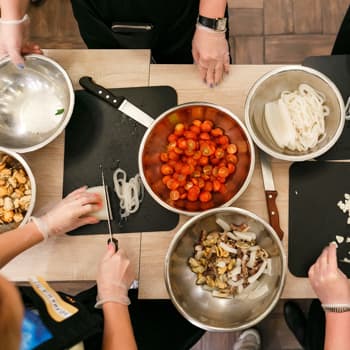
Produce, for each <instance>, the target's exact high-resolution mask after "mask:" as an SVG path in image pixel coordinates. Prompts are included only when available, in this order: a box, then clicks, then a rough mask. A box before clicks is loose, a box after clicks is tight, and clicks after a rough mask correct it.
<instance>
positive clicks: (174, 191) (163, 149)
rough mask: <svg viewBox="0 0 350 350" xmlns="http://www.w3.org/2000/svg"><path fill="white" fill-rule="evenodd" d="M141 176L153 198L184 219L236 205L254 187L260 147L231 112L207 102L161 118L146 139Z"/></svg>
mask: <svg viewBox="0 0 350 350" xmlns="http://www.w3.org/2000/svg"><path fill="white" fill-rule="evenodd" d="M138 163H139V171H140V175H141V178H142V181H143V183H144V186H145V188H146V190H147V191H148V193H149V194H150V195H151V196H152V197H153V199H154V200H155V201H157V202H158V203H159V204H160V205H162V206H163V207H165V208H166V209H168V210H170V211H173V212H175V213H178V214H184V215H190V216H193V215H196V214H199V213H201V212H203V211H205V210H208V209H212V208H217V207H225V206H229V205H231V204H232V203H233V202H235V201H236V200H237V199H238V198H239V197H240V196H241V195H242V194H243V192H244V191H245V190H246V188H247V187H248V185H249V183H250V181H251V178H252V176H253V171H254V164H255V151H254V145H253V141H252V139H251V137H250V136H249V133H248V131H247V129H246V128H245V126H244V124H243V123H242V122H241V120H240V119H239V118H238V117H237V116H236V115H235V114H233V113H232V112H231V111H230V110H228V109H226V108H224V107H221V106H218V105H215V104H213V103H206V102H192V103H185V104H182V105H178V106H176V107H174V108H172V109H170V110H167V111H165V112H164V113H163V114H161V115H160V116H159V117H158V118H157V119H155V121H154V122H153V123H152V125H151V126H150V127H149V128H148V129H147V131H146V133H145V135H144V136H143V139H142V142H141V146H140V150H139V156H138Z"/></svg>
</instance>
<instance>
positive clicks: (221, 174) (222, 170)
mask: <svg viewBox="0 0 350 350" xmlns="http://www.w3.org/2000/svg"><path fill="white" fill-rule="evenodd" d="M229 174H230V173H229V170H228V169H227V168H226V167H224V166H222V167H220V168H219V170H218V176H219V177H223V178H225V177H227V176H229Z"/></svg>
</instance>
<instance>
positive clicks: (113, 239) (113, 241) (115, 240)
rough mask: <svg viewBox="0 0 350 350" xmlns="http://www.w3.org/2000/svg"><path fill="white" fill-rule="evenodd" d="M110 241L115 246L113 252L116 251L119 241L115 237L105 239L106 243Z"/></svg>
mask: <svg viewBox="0 0 350 350" xmlns="http://www.w3.org/2000/svg"><path fill="white" fill-rule="evenodd" d="M110 243H113V244H114V246H115V252H117V251H118V249H119V242H118V240H117V239H116V238H114V237H113V238H112V239H110V238H108V240H107V245H109V244H110Z"/></svg>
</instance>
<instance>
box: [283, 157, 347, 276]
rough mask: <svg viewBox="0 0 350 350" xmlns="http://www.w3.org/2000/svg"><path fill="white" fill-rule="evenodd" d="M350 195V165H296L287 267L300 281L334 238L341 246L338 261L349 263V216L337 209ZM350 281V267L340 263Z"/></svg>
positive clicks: (292, 174)
mask: <svg viewBox="0 0 350 350" xmlns="http://www.w3.org/2000/svg"><path fill="white" fill-rule="evenodd" d="M345 193H350V163H345V162H323V161H314V162H313V161H308V162H301V163H294V164H292V165H291V167H290V170H289V230H288V236H289V237H288V239H289V241H288V265H289V270H290V271H291V273H292V274H293V275H295V276H297V277H307V272H308V269H309V267H310V266H311V265H312V264H313V263H314V262H315V261H316V259H317V257H318V256H319V255H320V253H321V252H322V250H323V248H324V247H325V246H326V245H327V244H329V242H331V241H335V239H336V238H335V236H336V235H340V236H343V237H344V243H342V244H339V248H338V261H339V260H340V259H343V258H345V257H346V258H348V259H350V254H348V252H349V251H350V243H346V242H345V241H346V237H350V225H348V224H347V217H348V214H347V213H346V214H344V213H343V212H342V211H341V210H340V209H339V208H338V206H337V203H338V202H339V201H342V202H344V194H345ZM339 267H340V268H341V269H342V271H343V272H344V273H346V274H347V276H348V277H350V264H347V263H343V262H339Z"/></svg>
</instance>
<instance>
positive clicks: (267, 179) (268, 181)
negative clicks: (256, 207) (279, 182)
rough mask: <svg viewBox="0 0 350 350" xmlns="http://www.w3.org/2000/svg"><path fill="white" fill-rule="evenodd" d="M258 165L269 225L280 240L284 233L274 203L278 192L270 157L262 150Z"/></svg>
mask: <svg viewBox="0 0 350 350" xmlns="http://www.w3.org/2000/svg"><path fill="white" fill-rule="evenodd" d="M260 165H261V172H262V178H263V183H264V189H265V198H266V204H267V211H268V214H269V221H270V225H271V226H272V227H273V228H274V230H275V231H276V233H277V235H278V237H279V238H280V239H281V240H282V238H283V234H284V233H283V231H282V229H281V227H280V219H279V214H278V209H277V205H276V198H277V194H278V193H277V191H276V189H275V184H274V182H273V176H272V169H271V162H270V159H269V157H268V155H267V154H266V153H265V152H263V151H260Z"/></svg>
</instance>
